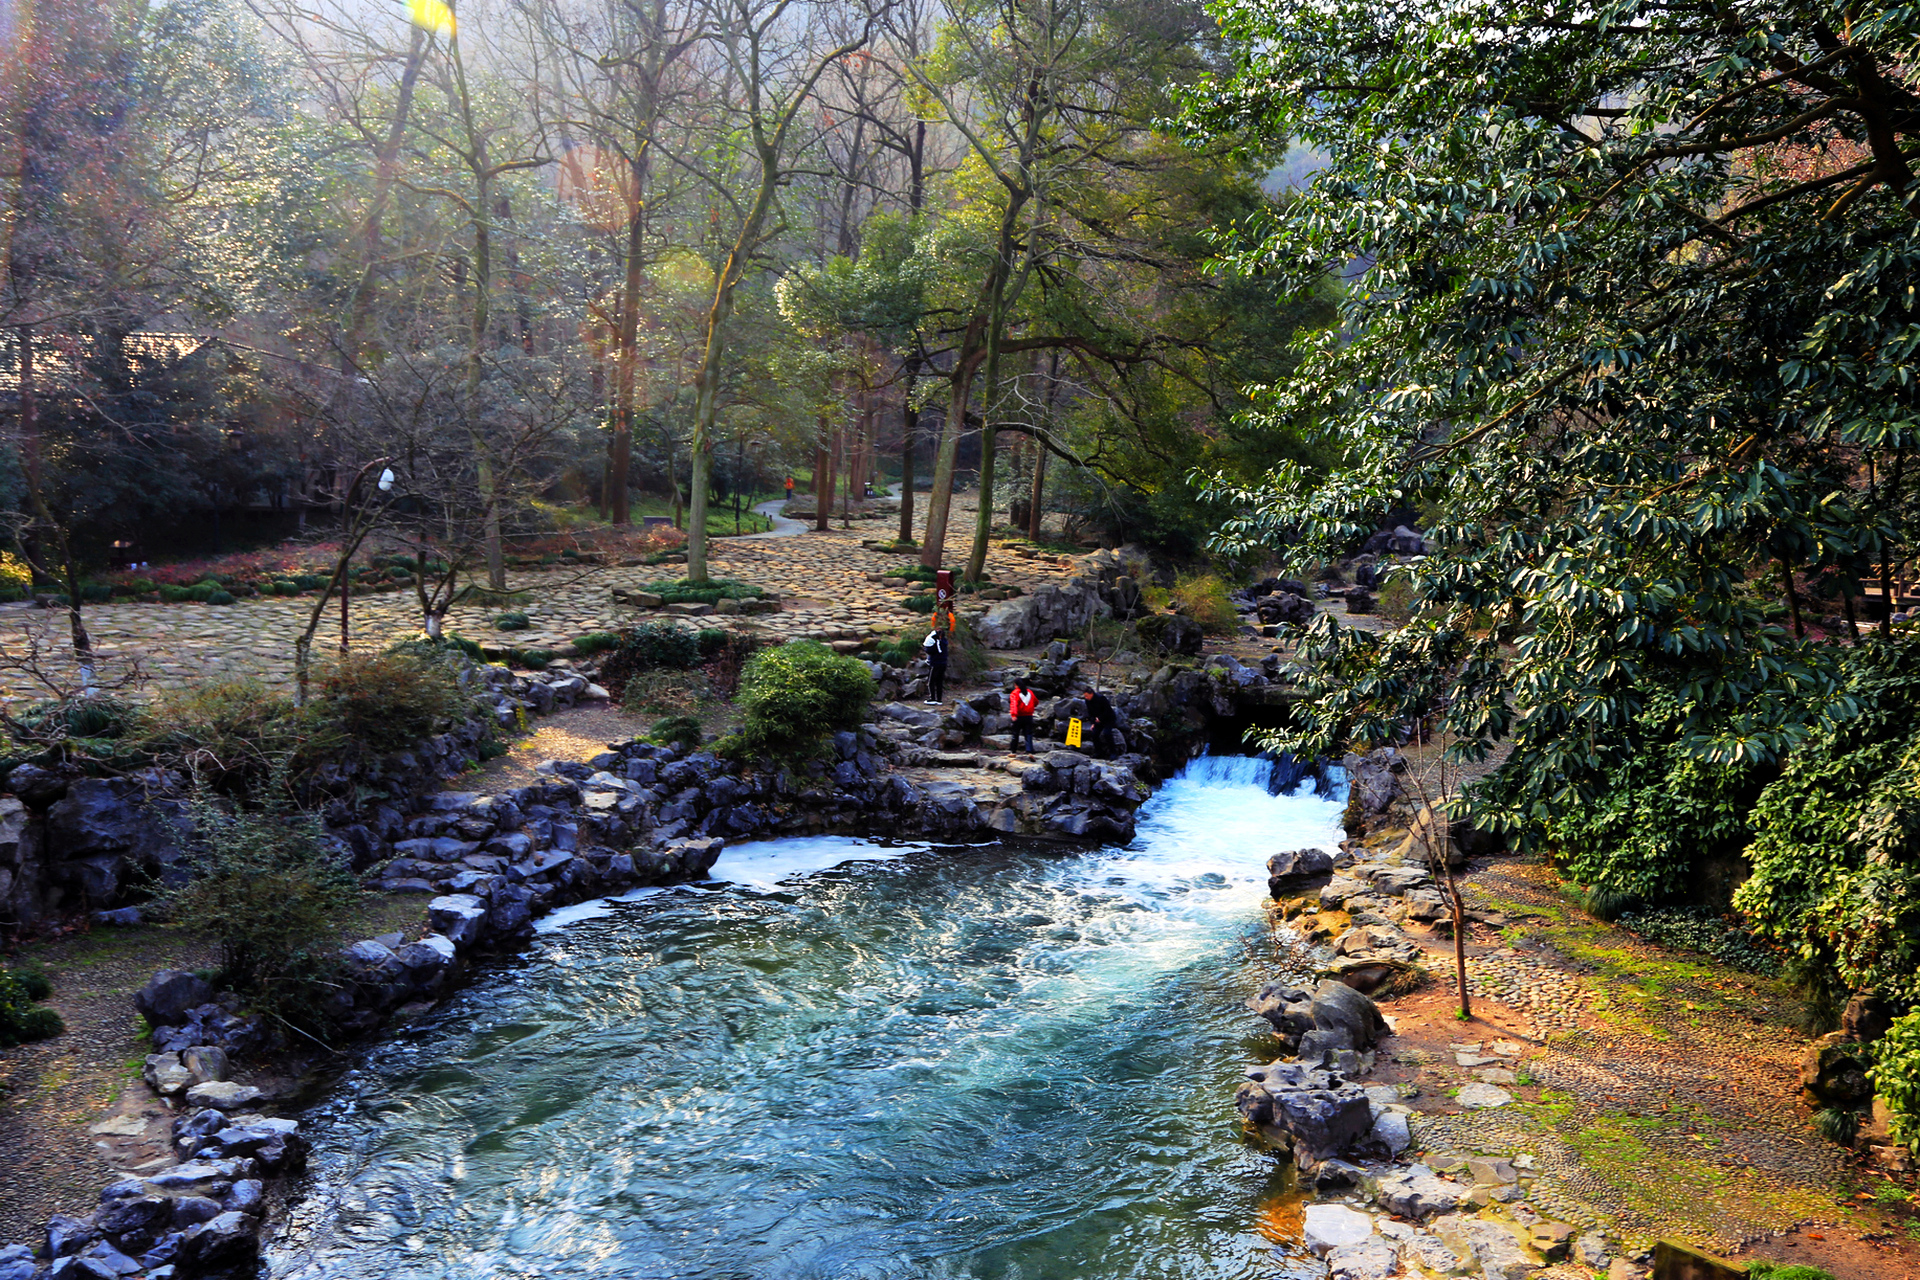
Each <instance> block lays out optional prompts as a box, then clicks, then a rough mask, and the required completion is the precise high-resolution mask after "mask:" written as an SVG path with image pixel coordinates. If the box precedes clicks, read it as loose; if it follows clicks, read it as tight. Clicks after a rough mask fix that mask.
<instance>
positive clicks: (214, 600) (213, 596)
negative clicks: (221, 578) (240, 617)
mask: <svg viewBox="0 0 1920 1280" xmlns="http://www.w3.org/2000/svg"><path fill="white" fill-rule="evenodd" d="M233 600H234V596H233V593H232V592H231V591H209V592H208V593H207V603H208V604H232V603H233Z"/></svg>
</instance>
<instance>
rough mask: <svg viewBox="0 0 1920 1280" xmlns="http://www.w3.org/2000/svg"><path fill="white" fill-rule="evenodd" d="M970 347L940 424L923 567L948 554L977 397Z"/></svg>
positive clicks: (971, 332)
mask: <svg viewBox="0 0 1920 1280" xmlns="http://www.w3.org/2000/svg"><path fill="white" fill-rule="evenodd" d="M978 333H979V327H978V325H972V326H969V328H968V333H967V337H968V338H969V339H973V338H976V337H977V336H978ZM970 346H971V343H969V344H968V346H963V347H962V348H961V351H960V360H959V363H958V364H956V365H955V366H954V370H953V375H952V379H951V389H950V392H949V394H948V397H947V419H946V421H945V422H943V423H941V424H940V448H939V452H937V453H935V454H934V457H933V490H932V492H930V493H928V494H927V532H926V536H925V537H923V538H922V539H921V540H920V563H921V565H922V566H924V567H925V568H928V569H938V568H939V567H940V564H941V560H942V558H943V557H944V556H945V555H946V550H947V520H948V517H949V516H950V515H951V514H952V510H953V472H954V467H955V465H956V464H957V462H958V460H959V457H960V434H961V432H963V431H965V430H966V424H967V401H968V400H969V399H970V398H971V397H972V394H973V370H974V363H973V359H974V355H975V353H974V352H973V351H972V350H970V349H969V347H970Z"/></svg>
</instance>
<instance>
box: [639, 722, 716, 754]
mask: <svg viewBox="0 0 1920 1280" xmlns="http://www.w3.org/2000/svg"><path fill="white" fill-rule="evenodd" d="M704 736H705V730H704V729H703V728H702V727H701V724H700V719H699V717H698V716H665V717H663V718H661V719H659V720H656V721H654V722H653V728H651V729H649V730H647V737H648V738H650V739H651V740H653V741H654V742H660V743H668V742H675V743H678V744H680V745H681V746H683V747H685V748H686V749H687V750H689V751H691V750H693V749H694V748H695V747H697V746H699V745H700V740H701V738H702V737H704Z"/></svg>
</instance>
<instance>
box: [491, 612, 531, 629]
mask: <svg viewBox="0 0 1920 1280" xmlns="http://www.w3.org/2000/svg"><path fill="white" fill-rule="evenodd" d="M532 625H533V619H532V618H529V617H528V616H527V615H526V614H524V613H521V612H519V611H517V610H515V611H511V612H508V613H502V614H498V615H496V616H495V617H494V619H493V629H494V630H495V631H525V630H526V629H527V628H529V627H531V626H532Z"/></svg>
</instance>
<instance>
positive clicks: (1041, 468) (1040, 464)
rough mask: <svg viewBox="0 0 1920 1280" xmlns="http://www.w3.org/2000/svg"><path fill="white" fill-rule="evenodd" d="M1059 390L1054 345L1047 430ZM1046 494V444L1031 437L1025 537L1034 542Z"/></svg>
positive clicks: (1050, 360) (1057, 352) (1050, 355)
mask: <svg viewBox="0 0 1920 1280" xmlns="http://www.w3.org/2000/svg"><path fill="white" fill-rule="evenodd" d="M1059 391H1060V349H1059V348H1058V347H1055V348H1054V349H1053V350H1052V351H1051V352H1049V353H1048V357H1047V400H1046V421H1045V422H1044V423H1043V424H1042V425H1043V426H1044V427H1046V428H1047V429H1048V430H1051V429H1052V428H1053V406H1054V400H1055V397H1056V396H1057V395H1058V394H1059ZM1046 496H1047V446H1046V445H1045V444H1044V443H1042V442H1041V440H1040V437H1038V436H1035V437H1034V438H1033V496H1032V497H1031V498H1029V499H1028V502H1027V537H1028V538H1029V539H1031V540H1032V541H1034V542H1038V541H1040V530H1041V522H1042V521H1043V520H1044V519H1045V514H1044V513H1045V511H1046V505H1045V504H1046Z"/></svg>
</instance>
